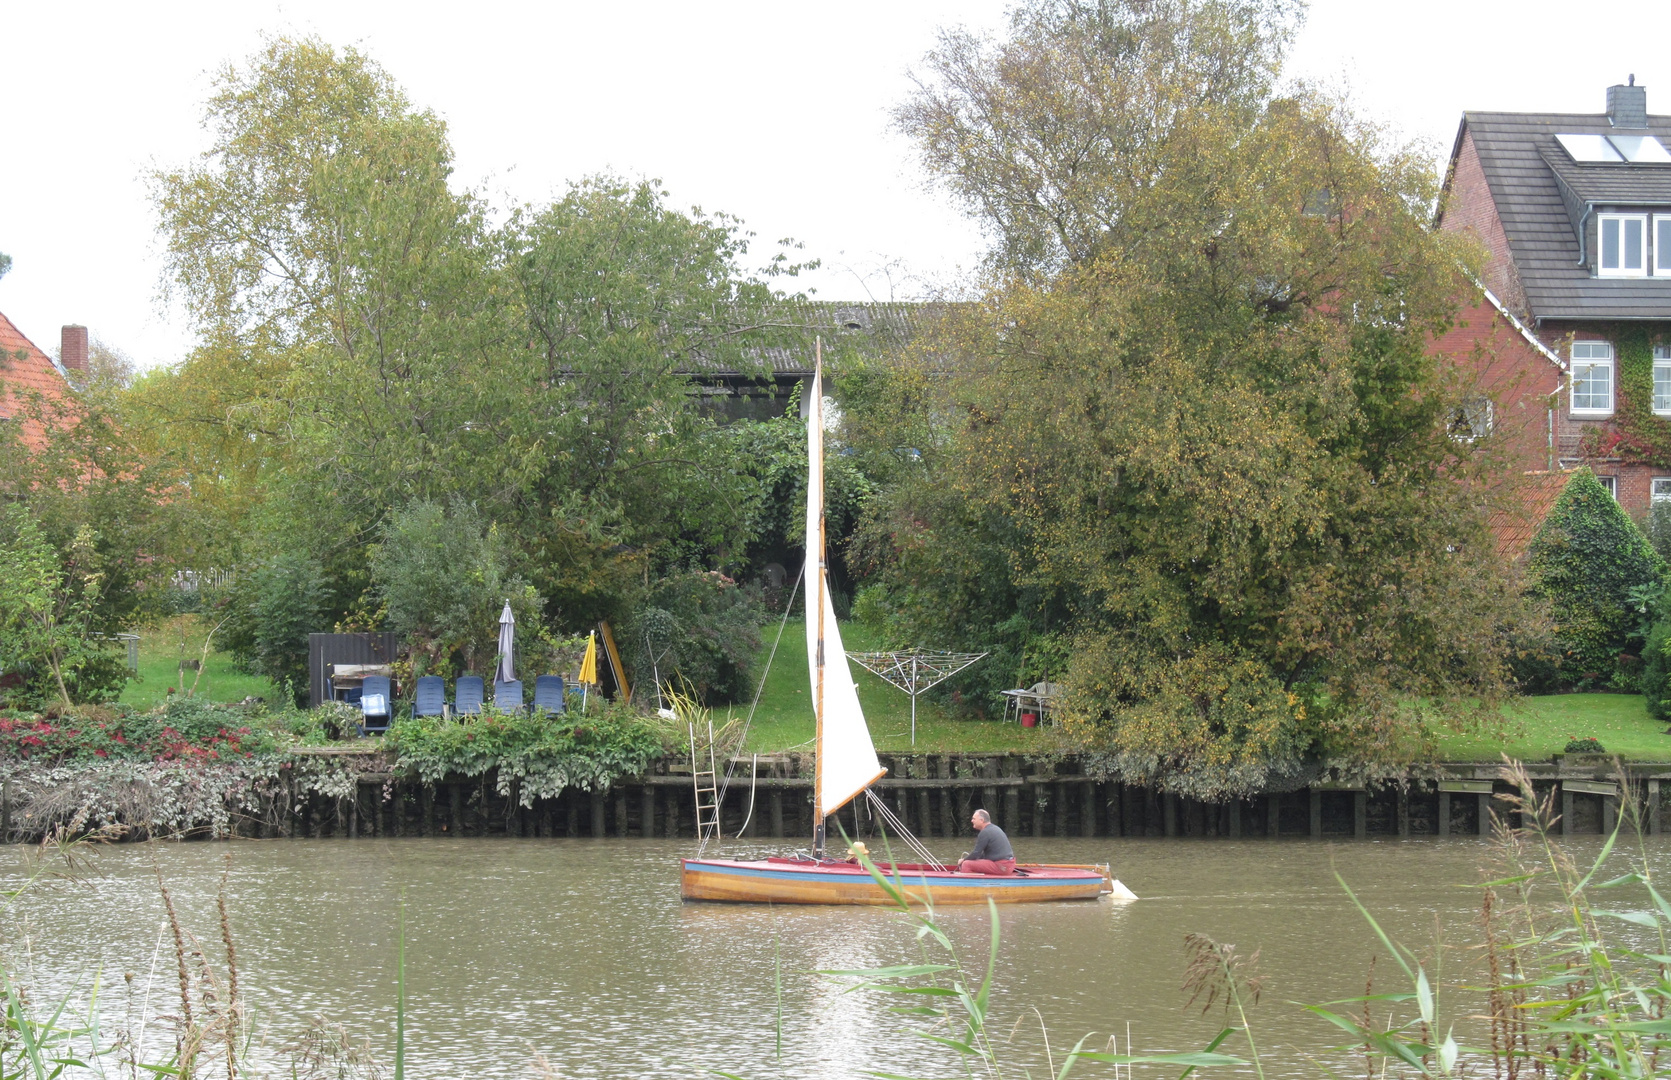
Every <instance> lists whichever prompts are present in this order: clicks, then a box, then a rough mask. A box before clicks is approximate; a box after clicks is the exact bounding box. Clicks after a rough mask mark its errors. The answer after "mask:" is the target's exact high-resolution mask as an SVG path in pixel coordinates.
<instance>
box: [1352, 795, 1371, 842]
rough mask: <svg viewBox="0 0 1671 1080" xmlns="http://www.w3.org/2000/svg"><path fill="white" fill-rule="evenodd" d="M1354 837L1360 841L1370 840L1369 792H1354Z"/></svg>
mask: <svg viewBox="0 0 1671 1080" xmlns="http://www.w3.org/2000/svg"><path fill="white" fill-rule="evenodd" d="M1352 836H1353V837H1354V838H1355V839H1358V840H1367V839H1368V838H1369V792H1367V791H1354V792H1352Z"/></svg>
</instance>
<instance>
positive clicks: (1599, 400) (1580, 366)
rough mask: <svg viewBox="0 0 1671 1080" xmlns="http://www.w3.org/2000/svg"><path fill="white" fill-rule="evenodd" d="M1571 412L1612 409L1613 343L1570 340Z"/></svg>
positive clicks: (1608, 411)
mask: <svg viewBox="0 0 1671 1080" xmlns="http://www.w3.org/2000/svg"><path fill="white" fill-rule="evenodd" d="M1572 412H1573V415H1575V416H1609V415H1611V414H1612V412H1613V346H1611V345H1609V344H1608V343H1607V342H1605V341H1575V342H1573V343H1572Z"/></svg>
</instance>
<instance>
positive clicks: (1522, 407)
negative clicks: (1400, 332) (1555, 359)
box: [1431, 297, 1565, 473]
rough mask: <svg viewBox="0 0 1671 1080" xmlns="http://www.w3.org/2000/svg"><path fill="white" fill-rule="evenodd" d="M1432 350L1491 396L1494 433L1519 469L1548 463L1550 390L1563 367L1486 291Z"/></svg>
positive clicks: (1521, 470)
mask: <svg viewBox="0 0 1671 1080" xmlns="http://www.w3.org/2000/svg"><path fill="white" fill-rule="evenodd" d="M1431 351H1432V352H1433V354H1434V355H1437V356H1442V357H1445V358H1447V359H1449V360H1450V361H1451V362H1452V363H1454V364H1456V365H1457V367H1458V368H1459V369H1460V370H1461V372H1462V375H1463V378H1464V380H1465V381H1466V382H1471V383H1472V384H1473V386H1474V387H1475V388H1476V389H1477V390H1478V391H1479V392H1481V393H1484V394H1487V395H1489V396H1490V398H1491V400H1492V402H1493V405H1494V406H1495V408H1494V410H1493V413H1494V414H1493V435H1494V438H1495V441H1496V444H1497V446H1498V447H1499V448H1500V449H1501V451H1502V452H1504V453H1506V454H1507V455H1508V456H1509V459H1510V461H1511V468H1512V469H1513V471H1515V472H1517V473H1518V472H1533V471H1536V470H1540V469H1547V468H1548V467H1549V455H1550V451H1549V402H1550V394H1551V392H1552V391H1554V390H1555V388H1556V386H1557V380H1558V379H1560V378H1561V376H1562V372H1561V371H1560V369H1558V368H1557V367H1556V366H1555V365H1554V364H1553V363H1551V362H1550V361H1549V358H1548V357H1546V356H1544V355H1543V354H1542V353H1540V352H1539V351H1538V350H1537V349H1536V348H1535V347H1534V346H1533V345H1532V344H1531V343H1530V342H1529V341H1527V340H1526V339H1525V338H1524V337H1523V336H1521V334H1520V332H1519V331H1518V330H1517V329H1515V327H1514V326H1513V325H1512V324H1511V323H1510V322H1509V321H1508V320H1507V319H1506V318H1504V317H1503V316H1502V314H1501V313H1500V312H1498V311H1497V309H1496V308H1495V307H1493V306H1492V305H1491V303H1490V302H1489V301H1487V300H1485V299H1484V298H1483V297H1481V298H1480V299H1479V300H1478V302H1477V303H1476V304H1475V305H1474V306H1473V307H1470V308H1468V309H1467V310H1465V311H1463V312H1462V314H1461V317H1460V318H1459V320H1458V322H1457V324H1456V326H1454V327H1453V328H1452V329H1451V330H1450V331H1448V332H1447V333H1445V334H1444V335H1442V336H1440V337H1439V338H1437V339H1436V340H1435V341H1434V342H1433V345H1432V347H1431ZM1560 385H1563V386H1564V385H1565V383H1564V381H1563V382H1561V383H1560Z"/></svg>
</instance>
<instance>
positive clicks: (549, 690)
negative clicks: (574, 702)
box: [534, 675, 565, 713]
mask: <svg viewBox="0 0 1671 1080" xmlns="http://www.w3.org/2000/svg"><path fill="white" fill-rule="evenodd" d="M564 707H565V706H564V703H563V677H562V676H561V675H541V676H539V677H538V678H536V679H535V680H534V711H535V712H548V713H560V712H562V711H563V709H564Z"/></svg>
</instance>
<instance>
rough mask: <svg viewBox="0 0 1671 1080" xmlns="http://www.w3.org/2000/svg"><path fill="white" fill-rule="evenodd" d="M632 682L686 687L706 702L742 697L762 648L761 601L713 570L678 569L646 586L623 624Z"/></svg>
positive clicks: (749, 686)
mask: <svg viewBox="0 0 1671 1080" xmlns="http://www.w3.org/2000/svg"><path fill="white" fill-rule="evenodd" d="M621 630H622V632H621V635H620V638H619V645H620V647H621V648H622V650H623V651H624V652H625V653H626V654H627V656H626V659H627V661H628V662H629V663H630V664H631V665H632V668H633V672H634V679H635V680H636V684H637V685H641V686H644V687H645V691H644V692H645V693H646V694H654V693H655V686H654V680H655V676H656V675H658V674H659V675H660V677H661V681H662V685H664V686H666V685H669V684H672V685H674V686H678V687H684V686H689V687H690V688H691V690H692V691H693V692H694V693H695V695H696V697H697V699H698V700H700V701H701V702H702V703H703V704H714V703H717V702H724V701H746V700H748V698H749V696H750V695H751V694H752V693H753V692H754V663H755V657H756V655H757V654H758V653H759V651H760V601H759V597H758V595H757V594H756V593H755V592H754V591H753V590H751V589H744V588H742V587H740V586H739V585H738V584H737V583H736V582H735V581H733V580H731V579H730V578H728V577H726V576H725V575H724V574H721V573H718V572H717V571H708V572H705V573H702V572H697V573H681V574H674V575H672V576H670V577H665V578H662V579H661V580H660V581H658V582H656V583H655V584H654V585H652V586H651V587H650V591H649V594H648V596H647V597H646V599H645V602H644V603H643V604H642V605H641V606H640V607H639V608H638V609H637V610H636V611H635V612H634V613H633V616H632V618H631V619H629V620H628V621H627V622H626V624H625V625H623V626H622V628H621Z"/></svg>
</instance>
